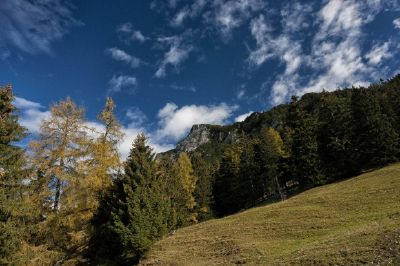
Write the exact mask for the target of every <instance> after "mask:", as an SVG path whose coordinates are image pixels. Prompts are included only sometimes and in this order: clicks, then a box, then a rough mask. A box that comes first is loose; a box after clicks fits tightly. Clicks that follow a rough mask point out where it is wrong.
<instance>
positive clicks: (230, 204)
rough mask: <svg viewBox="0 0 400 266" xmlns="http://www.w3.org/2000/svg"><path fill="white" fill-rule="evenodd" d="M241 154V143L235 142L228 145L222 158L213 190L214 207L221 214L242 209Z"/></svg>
mask: <svg viewBox="0 0 400 266" xmlns="http://www.w3.org/2000/svg"><path fill="white" fill-rule="evenodd" d="M240 154H241V148H240V145H238V144H235V145H232V146H231V147H228V148H227V149H226V150H225V151H224V153H223V156H222V158H221V163H220V168H219V170H218V172H217V176H216V179H215V186H214V190H213V194H214V198H215V202H214V208H215V210H216V212H217V215H219V216H224V215H227V214H231V213H234V212H236V211H238V210H240V206H239V205H238V204H237V197H238V194H237V191H238V189H239V171H240Z"/></svg>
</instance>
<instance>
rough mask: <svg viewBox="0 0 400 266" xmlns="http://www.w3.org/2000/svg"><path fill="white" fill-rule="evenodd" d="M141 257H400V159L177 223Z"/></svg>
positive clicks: (165, 261) (236, 260)
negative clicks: (258, 203) (237, 209)
mask: <svg viewBox="0 0 400 266" xmlns="http://www.w3.org/2000/svg"><path fill="white" fill-rule="evenodd" d="M141 264H142V265H235V264H239V265H240V264H246V265H359V264H377V265H400V164H395V165H391V166H388V167H385V168H383V169H380V170H377V171H373V172H370V173H366V174H363V175H360V176H358V177H355V178H352V179H349V180H346V181H342V182H339V183H335V184H330V185H326V186H323V187H318V188H314V189H311V190H308V191H306V192H304V193H302V194H299V195H297V196H295V197H293V198H291V199H289V200H287V201H285V202H280V203H274V204H271V205H267V206H263V207H258V208H253V209H250V210H247V211H244V212H242V213H239V214H236V215H232V216H229V217H225V218H222V219H216V220H211V221H208V222H204V223H201V224H198V225H194V226H190V227H187V228H183V229H181V230H178V231H177V232H176V234H175V235H173V236H169V237H167V238H165V239H163V240H162V241H159V242H158V243H156V244H155V246H154V247H153V248H152V250H151V251H150V252H149V254H147V256H146V259H144V260H143V261H142V262H141Z"/></svg>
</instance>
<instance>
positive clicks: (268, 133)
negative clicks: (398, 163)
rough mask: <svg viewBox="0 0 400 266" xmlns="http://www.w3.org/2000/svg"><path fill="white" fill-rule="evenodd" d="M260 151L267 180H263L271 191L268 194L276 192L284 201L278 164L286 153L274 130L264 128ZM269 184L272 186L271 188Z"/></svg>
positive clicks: (278, 135)
mask: <svg viewBox="0 0 400 266" xmlns="http://www.w3.org/2000/svg"><path fill="white" fill-rule="evenodd" d="M261 150H262V156H263V160H264V163H263V166H264V169H263V170H264V171H263V172H264V173H265V175H266V178H267V180H264V182H265V183H266V184H265V186H266V187H268V188H270V189H271V190H272V191H269V192H270V194H272V193H273V192H275V191H276V190H277V191H278V193H279V195H280V197H281V199H282V200H284V199H285V198H286V196H285V195H284V192H283V187H282V185H281V181H280V178H279V177H280V173H279V162H280V160H281V159H282V158H285V157H287V153H286V151H285V149H284V143H283V140H282V138H281V136H280V134H279V132H278V131H276V130H275V129H274V128H266V129H264V130H263V132H262V137H261ZM271 184H273V185H272V186H271Z"/></svg>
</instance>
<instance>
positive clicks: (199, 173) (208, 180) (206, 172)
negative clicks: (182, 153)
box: [191, 152, 214, 221]
mask: <svg viewBox="0 0 400 266" xmlns="http://www.w3.org/2000/svg"><path fill="white" fill-rule="evenodd" d="M191 161H192V164H193V171H194V175H195V176H196V177H197V185H196V189H195V192H194V195H195V199H196V212H197V214H198V219H199V221H203V220H207V219H209V218H211V217H212V216H213V212H212V204H213V194H212V189H213V185H214V180H213V175H214V168H213V165H212V164H211V163H210V162H207V161H206V160H204V159H203V157H202V156H201V154H200V153H199V152H195V153H194V154H193V155H192V157H191Z"/></svg>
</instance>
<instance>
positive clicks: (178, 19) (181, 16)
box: [171, 8, 190, 27]
mask: <svg viewBox="0 0 400 266" xmlns="http://www.w3.org/2000/svg"><path fill="white" fill-rule="evenodd" d="M189 12H190V11H189V9H188V8H184V9H182V10H180V11H179V12H178V13H177V14H176V15H175V17H174V18H173V19H172V21H171V26H173V27H181V26H183V22H184V20H185V19H186V18H187V17H188V16H189Z"/></svg>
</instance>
